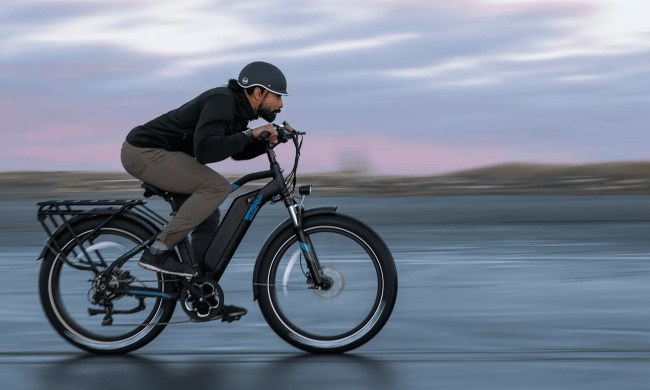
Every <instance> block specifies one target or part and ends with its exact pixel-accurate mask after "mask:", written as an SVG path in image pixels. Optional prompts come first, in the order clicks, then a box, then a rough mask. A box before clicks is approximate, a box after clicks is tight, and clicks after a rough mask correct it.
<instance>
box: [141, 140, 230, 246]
mask: <svg viewBox="0 0 650 390" xmlns="http://www.w3.org/2000/svg"><path fill="white" fill-rule="evenodd" d="M155 151H156V152H155V153H152V154H151V155H148V156H146V158H147V159H149V160H150V163H149V164H147V168H146V169H145V170H144V172H142V174H141V177H140V178H141V179H142V180H143V181H145V182H147V183H150V184H153V185H154V186H156V187H159V188H161V189H163V190H166V191H170V192H175V193H179V194H190V196H189V197H188V198H187V200H185V202H183V205H182V206H181V207H180V208H179V209H178V212H177V213H176V215H175V216H174V217H173V218H172V219H171V220H170V221H169V224H167V226H165V228H164V229H163V230H162V232H160V234H159V235H158V240H160V241H161V242H162V243H163V244H164V245H165V246H166V247H167V248H172V247H174V246H175V245H176V244H177V243H179V242H180V241H181V240H183V238H185V237H186V236H187V234H188V233H189V232H190V231H191V230H193V229H194V228H196V227H197V226H199V225H200V224H201V223H202V222H204V221H205V220H206V219H208V217H210V216H211V215H212V214H213V213H214V212H215V211H217V210H218V208H219V205H220V204H221V203H223V201H224V200H225V199H226V198H227V197H228V194H229V193H230V183H229V182H228V180H226V179H225V178H224V177H223V176H221V175H220V174H219V173H217V172H215V171H213V170H212V169H210V168H209V167H207V166H205V165H203V164H200V163H198V162H197V161H196V160H195V159H194V158H192V157H191V156H189V155H187V154H185V153H182V152H169V151H166V150H160V149H156V150H155ZM217 224H218V220H217Z"/></svg>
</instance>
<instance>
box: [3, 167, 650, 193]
mask: <svg viewBox="0 0 650 390" xmlns="http://www.w3.org/2000/svg"><path fill="white" fill-rule="evenodd" d="M228 178H229V179H231V180H235V179H236V178H238V176H231V177H228ZM261 184H263V182H258V183H254V184H252V185H251V187H253V186H255V185H261ZM298 184H313V185H314V186H315V190H316V191H317V192H318V193H321V194H327V195H336V194H353V193H358V194H374V195H466V194H577V195H583V194H584V195H586V194H650V161H631V162H612V163H599V164H585V165H552V164H551V165H545V164H523V163H510V164H500V165H494V166H488V167H482V168H477V169H470V170H465V171H459V172H452V173H448V174H443V175H437V176H426V177H404V176H370V175H364V174H362V173H355V172H336V173H323V174H310V175H298ZM0 186H1V188H2V193H0V199H5V200H6V199H20V198H24V197H31V198H35V199H45V198H48V199H49V198H53V199H54V198H63V197H65V198H74V197H79V196H82V195H86V196H100V195H104V196H108V195H110V196H111V197H120V198H122V197H123V198H132V197H140V196H141V194H142V190H141V189H140V183H139V182H138V181H137V180H135V179H133V178H132V177H131V176H129V175H128V174H126V173H118V172H0Z"/></svg>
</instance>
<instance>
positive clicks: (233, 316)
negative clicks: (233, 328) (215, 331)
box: [221, 306, 248, 322]
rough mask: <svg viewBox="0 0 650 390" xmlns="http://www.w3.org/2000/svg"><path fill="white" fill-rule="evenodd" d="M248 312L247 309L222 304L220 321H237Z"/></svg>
mask: <svg viewBox="0 0 650 390" xmlns="http://www.w3.org/2000/svg"><path fill="white" fill-rule="evenodd" d="M228 310H235V311H236V312H235V313H228ZM247 313H248V310H246V309H244V308H241V307H236V306H230V307H229V306H224V308H223V311H222V312H221V316H222V317H221V322H233V321H239V320H240V319H241V318H242V317H243V316H245V315H246V314H247Z"/></svg>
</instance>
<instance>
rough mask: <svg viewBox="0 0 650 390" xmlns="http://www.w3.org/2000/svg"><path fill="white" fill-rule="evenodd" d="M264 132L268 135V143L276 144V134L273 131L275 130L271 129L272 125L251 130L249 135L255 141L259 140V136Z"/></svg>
mask: <svg viewBox="0 0 650 390" xmlns="http://www.w3.org/2000/svg"><path fill="white" fill-rule="evenodd" d="M265 131H266V132H268V133H269V138H268V140H269V142H271V143H272V144H277V143H278V132H277V131H275V128H274V127H273V125H272V124H271V123H269V124H267V125H264V126H260V127H256V128H254V129H252V130H251V135H252V136H253V138H255V139H260V136H261V135H262V133H263V132H265Z"/></svg>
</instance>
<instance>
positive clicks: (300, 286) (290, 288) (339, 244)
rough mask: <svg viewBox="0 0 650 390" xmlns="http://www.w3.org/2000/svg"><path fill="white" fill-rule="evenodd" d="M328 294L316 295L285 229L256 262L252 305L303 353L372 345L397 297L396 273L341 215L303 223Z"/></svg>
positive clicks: (360, 228) (370, 237)
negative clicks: (258, 263) (260, 262)
mask: <svg viewBox="0 0 650 390" xmlns="http://www.w3.org/2000/svg"><path fill="white" fill-rule="evenodd" d="M303 229H304V231H305V234H306V235H307V236H308V237H309V240H310V241H311V244H312V247H313V251H314V252H315V253H316V255H317V256H318V259H319V262H320V264H321V268H322V271H323V274H324V276H325V277H326V278H327V279H328V280H329V281H330V282H331V286H330V287H329V288H328V289H323V290H320V289H316V288H314V286H313V283H311V277H310V275H309V270H308V268H307V264H306V263H305V260H304V258H303V255H302V251H301V248H300V243H299V242H298V240H297V238H296V236H295V234H294V232H293V228H287V229H285V230H283V231H281V232H280V233H279V234H278V236H277V237H274V239H273V244H272V245H271V246H270V247H269V250H268V251H267V252H266V254H265V256H264V257H263V265H262V268H261V270H260V274H259V277H258V280H257V283H258V285H259V286H258V287H259V291H260V294H259V296H258V298H259V305H260V308H261V311H262V313H263V314H264V317H265V318H266V320H267V322H268V323H269V325H270V326H271V328H272V329H273V330H274V331H275V332H276V333H277V334H278V335H279V336H280V337H282V338H283V339H284V340H286V341H287V342H289V343H290V344H292V345H294V346H296V347H298V348H300V349H303V350H305V351H309V352H321V353H338V352H345V351H348V350H351V349H354V348H357V347H359V346H361V345H363V344H364V343H366V342H367V341H369V340H370V339H372V338H373V337H374V336H375V335H376V334H377V333H378V332H379V331H380V330H381V328H382V327H383V326H384V325H385V324H386V321H387V320H388V318H389V317H390V314H391V312H392V310H393V307H394V305H395V300H396V297H397V272H396V269H395V264H394V261H393V257H392V255H391V254H390V251H389V250H388V248H387V247H386V244H385V243H384V242H383V240H382V239H381V238H380V237H379V236H378V235H377V234H376V233H375V232H374V231H373V230H372V229H370V228H369V227H367V226H366V225H364V224H363V223H361V222H359V221H357V220H355V219H352V218H350V217H346V216H344V215H341V214H334V215H322V216H314V217H309V218H306V219H305V220H304V221H303Z"/></svg>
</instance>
